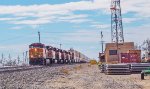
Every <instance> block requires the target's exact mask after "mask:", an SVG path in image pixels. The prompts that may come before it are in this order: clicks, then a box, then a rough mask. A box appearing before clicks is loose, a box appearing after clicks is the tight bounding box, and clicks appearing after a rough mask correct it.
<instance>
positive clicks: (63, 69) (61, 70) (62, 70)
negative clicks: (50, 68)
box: [60, 68, 69, 75]
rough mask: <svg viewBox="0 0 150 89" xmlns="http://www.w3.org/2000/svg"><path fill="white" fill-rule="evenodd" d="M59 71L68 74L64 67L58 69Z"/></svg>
mask: <svg viewBox="0 0 150 89" xmlns="http://www.w3.org/2000/svg"><path fill="white" fill-rule="evenodd" d="M60 72H61V73H64V74H67V75H68V74H69V70H68V69H65V68H62V69H60Z"/></svg>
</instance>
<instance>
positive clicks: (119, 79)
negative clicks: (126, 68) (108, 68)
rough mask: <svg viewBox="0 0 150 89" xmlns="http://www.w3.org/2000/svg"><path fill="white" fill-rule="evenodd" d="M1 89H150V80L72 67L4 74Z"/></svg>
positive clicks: (97, 69)
mask: <svg viewBox="0 0 150 89" xmlns="http://www.w3.org/2000/svg"><path fill="white" fill-rule="evenodd" d="M0 89H150V76H147V77H145V80H141V78H140V74H132V75H105V74H103V73H100V70H99V68H98V66H97V65H89V64H72V65H63V66H58V67H46V68H42V69H36V70H28V71H21V72H14V73H4V74H3V73H2V74H0Z"/></svg>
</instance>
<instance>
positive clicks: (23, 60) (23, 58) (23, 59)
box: [23, 52, 24, 63]
mask: <svg viewBox="0 0 150 89" xmlns="http://www.w3.org/2000/svg"><path fill="white" fill-rule="evenodd" d="M23 63H24V52H23Z"/></svg>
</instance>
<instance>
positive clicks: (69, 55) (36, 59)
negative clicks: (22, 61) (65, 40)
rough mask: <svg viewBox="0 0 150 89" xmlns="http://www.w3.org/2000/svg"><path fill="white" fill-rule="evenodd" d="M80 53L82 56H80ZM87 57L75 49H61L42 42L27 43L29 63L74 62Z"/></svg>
mask: <svg viewBox="0 0 150 89" xmlns="http://www.w3.org/2000/svg"><path fill="white" fill-rule="evenodd" d="M81 55H82V56H81ZM87 59H88V58H87V57H86V56H84V55H83V54H81V53H80V52H78V51H75V50H69V51H66V50H62V49H58V48H55V47H52V46H45V45H44V44H42V43H33V44H31V45H29V64H30V65H50V64H52V63H57V64H63V63H75V62H83V61H85V62H86V60H87Z"/></svg>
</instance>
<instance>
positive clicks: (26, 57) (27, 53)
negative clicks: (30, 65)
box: [25, 51, 28, 63]
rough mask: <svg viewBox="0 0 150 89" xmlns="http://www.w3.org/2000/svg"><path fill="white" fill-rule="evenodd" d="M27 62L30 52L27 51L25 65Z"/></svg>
mask: <svg viewBox="0 0 150 89" xmlns="http://www.w3.org/2000/svg"><path fill="white" fill-rule="evenodd" d="M27 60H28V51H26V56H25V63H27Z"/></svg>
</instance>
